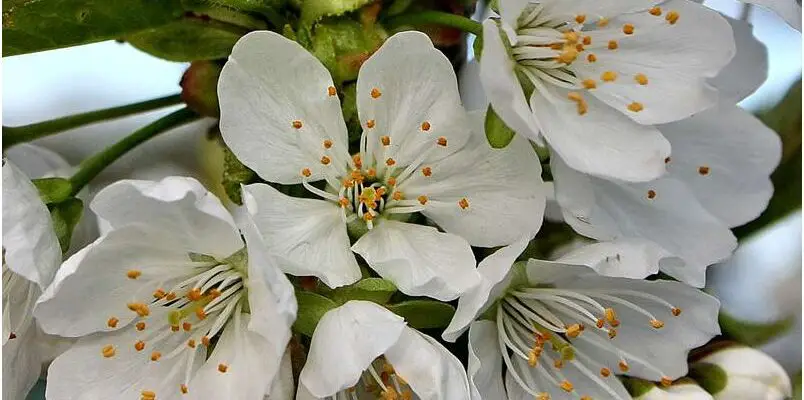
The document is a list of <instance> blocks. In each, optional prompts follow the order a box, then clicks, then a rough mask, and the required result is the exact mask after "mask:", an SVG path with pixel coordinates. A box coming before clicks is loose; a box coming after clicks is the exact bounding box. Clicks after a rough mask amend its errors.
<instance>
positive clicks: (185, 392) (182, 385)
mask: <svg viewBox="0 0 804 400" xmlns="http://www.w3.org/2000/svg"><path fill="white" fill-rule="evenodd" d="M330 87H331V86H330ZM333 89H334V88H333ZM330 96H331V95H330ZM179 390H181V394H187V392H189V389H187V385H185V384H183V383H182V384H181V386H179Z"/></svg>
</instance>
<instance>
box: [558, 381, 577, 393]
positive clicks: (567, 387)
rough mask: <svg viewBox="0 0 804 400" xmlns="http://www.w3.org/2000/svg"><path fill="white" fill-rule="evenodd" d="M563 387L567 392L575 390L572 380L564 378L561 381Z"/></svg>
mask: <svg viewBox="0 0 804 400" xmlns="http://www.w3.org/2000/svg"><path fill="white" fill-rule="evenodd" d="M561 389H562V390H564V391H565V392H567V393H570V392H572V391H573V390H574V387H573V386H572V383H571V382H570V381H568V380H564V381H562V382H561Z"/></svg>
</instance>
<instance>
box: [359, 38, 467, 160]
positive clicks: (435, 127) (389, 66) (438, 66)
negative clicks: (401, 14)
mask: <svg viewBox="0 0 804 400" xmlns="http://www.w3.org/2000/svg"><path fill="white" fill-rule="evenodd" d="M375 89H376V90H375ZM372 93H374V95H372ZM375 96H377V97H375ZM357 110H358V113H359V116H360V121H361V124H362V125H363V126H364V129H366V130H367V132H366V134H367V138H368V139H367V144H368V147H367V149H368V155H366V156H367V157H368V158H369V161H370V159H371V157H372V156H374V157H376V159H377V160H379V162H382V161H385V160H386V159H387V158H393V159H394V160H395V161H396V162H397V163H398V164H399V165H408V164H410V163H411V162H413V161H414V160H416V159H417V158H419V156H420V155H421V154H422V152H423V151H425V150H426V149H430V148H436V147H438V146H437V145H436V140H437V138H439V137H442V136H443V137H445V138H446V139H447V143H448V146H447V148H446V149H442V148H437V150H439V151H437V152H435V153H432V154H430V155H428V156H427V158H426V160H434V159H437V158H441V157H444V156H446V155H447V154H449V153H451V152H454V151H456V150H458V149H460V148H461V147H462V146H463V145H464V143H466V141H467V140H468V138H469V137H468V136H469V135H468V134H467V132H468V125H467V121H466V115H465V114H466V113H465V111H464V109H463V107H462V106H461V99H460V95H459V94H458V84H457V80H456V78H455V72H454V70H453V68H452V65H451V64H450V62H449V60H448V59H447V57H446V56H444V54H443V53H441V52H440V51H438V50H437V49H436V48H435V47H433V44H432V42H430V39H429V38H428V37H427V35H425V34H423V33H421V32H416V31H409V32H401V33H397V34H395V35H393V36H391V37H390V38H389V39H388V40H387V41H386V42H385V43H384V44H383V45H382V47H380V49H379V50H377V52H376V53H374V55H372V56H371V57H370V58H369V59H368V60H366V62H365V63H363V66H362V67H361V68H360V74H359V75H358V77H357ZM368 120H374V123H375V125H374V127H373V128H367V127H365V125H366V121H368ZM424 122H427V123H428V124H429V129H428V130H427V131H424V130H422V124H423V123H424ZM380 135H387V136H388V137H390V140H391V145H390V146H389V147H388V148H385V147H383V146H382V144H381V142H380ZM444 150H446V151H444Z"/></svg>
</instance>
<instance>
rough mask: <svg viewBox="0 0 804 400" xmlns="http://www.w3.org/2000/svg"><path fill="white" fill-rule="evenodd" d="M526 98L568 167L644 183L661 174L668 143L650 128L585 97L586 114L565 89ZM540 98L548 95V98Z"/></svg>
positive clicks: (545, 135)
mask: <svg viewBox="0 0 804 400" xmlns="http://www.w3.org/2000/svg"><path fill="white" fill-rule="evenodd" d="M544 90H545V94H544V95H542V94H540V93H539V91H538V90H535V91H534V92H533V95H532V96H531V98H530V101H531V109H533V111H534V113H536V116H537V117H538V118H539V121H540V122H541V123H542V127H543V128H544V129H543V130H542V134H543V135H544V137H545V139H547V142H548V143H549V144H550V147H551V148H552V149H553V150H554V151H555V153H556V154H557V155H558V156H560V157H561V158H562V159H563V160H564V161H565V162H566V163H567V164H568V165H569V166H570V167H572V168H574V169H576V170H578V171H580V172H583V173H587V174H591V175H596V176H601V177H607V178H615V179H621V180H625V181H635V182H641V181H648V180H651V179H655V178H657V177H659V176H661V175H662V174H663V173H664V159H665V157H667V156H668V155H670V143H668V142H667V140H666V139H665V138H664V137H662V135H661V133H660V132H659V130H657V129H656V128H654V127H652V126H645V125H639V124H637V123H636V122H634V121H631V120H630V119H629V118H628V117H626V116H625V115H623V114H622V113H621V112H619V111H617V110H613V109H612V108H611V107H609V106H607V105H605V104H603V103H602V102H600V101H599V100H597V99H595V98H594V97H589V96H587V98H586V104H587V109H586V113H585V114H583V115H579V113H578V109H577V107H578V104H576V103H575V102H573V101H571V100H569V98H568V97H567V96H568V94H567V93H568V92H567V91H566V90H565V89H557V88H552V87H545V88H544ZM545 96H550V98H549V99H548V98H547V97H545Z"/></svg>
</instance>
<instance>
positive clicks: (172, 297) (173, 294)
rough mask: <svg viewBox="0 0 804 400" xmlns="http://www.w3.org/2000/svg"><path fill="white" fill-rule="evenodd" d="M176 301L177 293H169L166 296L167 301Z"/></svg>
mask: <svg viewBox="0 0 804 400" xmlns="http://www.w3.org/2000/svg"><path fill="white" fill-rule="evenodd" d="M175 299H176V293H173V292H168V294H167V295H165V300H167V301H173V300H175Z"/></svg>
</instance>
